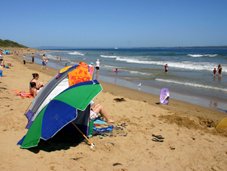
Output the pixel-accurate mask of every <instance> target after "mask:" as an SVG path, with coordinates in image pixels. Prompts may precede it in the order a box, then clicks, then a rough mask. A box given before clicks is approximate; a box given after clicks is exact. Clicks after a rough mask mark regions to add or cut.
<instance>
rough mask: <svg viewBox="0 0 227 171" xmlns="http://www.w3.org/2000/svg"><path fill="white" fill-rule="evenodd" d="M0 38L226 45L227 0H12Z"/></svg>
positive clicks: (5, 6) (30, 42)
mask: <svg viewBox="0 0 227 171" xmlns="http://www.w3.org/2000/svg"><path fill="white" fill-rule="evenodd" d="M0 6H1V8H0V22H1V24H0V39H9V40H13V41H16V42H19V43H21V44H24V45H26V46H28V47H40V46H58V47H79V48H81V47H82V48H89V47H174V46H224V45H227V10H226V9H227V0H64V1H63V0H9V1H1V3H0Z"/></svg>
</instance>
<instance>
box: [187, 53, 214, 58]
mask: <svg viewBox="0 0 227 171" xmlns="http://www.w3.org/2000/svg"><path fill="white" fill-rule="evenodd" d="M217 55H218V54H188V56H190V57H193V58H202V57H211V58H213V57H215V56H217Z"/></svg>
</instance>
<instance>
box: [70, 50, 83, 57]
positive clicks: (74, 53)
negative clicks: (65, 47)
mask: <svg viewBox="0 0 227 171" xmlns="http://www.w3.org/2000/svg"><path fill="white" fill-rule="evenodd" d="M68 54H69V55H79V56H84V54H83V53H81V52H78V51H73V52H69V53H68Z"/></svg>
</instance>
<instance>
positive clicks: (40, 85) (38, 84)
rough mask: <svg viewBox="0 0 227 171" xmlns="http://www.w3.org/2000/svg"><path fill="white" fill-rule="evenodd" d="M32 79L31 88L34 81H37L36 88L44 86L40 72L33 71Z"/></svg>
mask: <svg viewBox="0 0 227 171" xmlns="http://www.w3.org/2000/svg"><path fill="white" fill-rule="evenodd" d="M32 77H33V78H32V80H31V81H30V88H31V83H32V82H34V83H35V86H36V89H37V90H39V89H40V88H42V87H43V83H42V82H39V81H38V79H39V74H38V73H33V74H32Z"/></svg>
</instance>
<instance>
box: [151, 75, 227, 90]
mask: <svg viewBox="0 0 227 171" xmlns="http://www.w3.org/2000/svg"><path fill="white" fill-rule="evenodd" d="M155 80H156V81H160V82H166V83H173V84H180V85H185V86H191V87H197V88H205V89H212V90H217V91H224V92H227V89H225V88H219V87H213V86H208V85H203V84H197V83H190V82H180V81H175V80H165V79H160V78H156V79H155Z"/></svg>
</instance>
